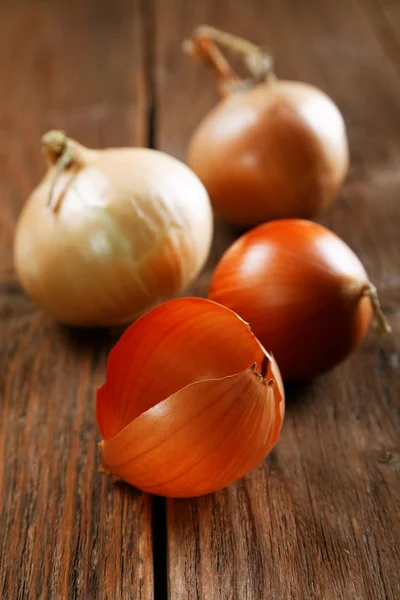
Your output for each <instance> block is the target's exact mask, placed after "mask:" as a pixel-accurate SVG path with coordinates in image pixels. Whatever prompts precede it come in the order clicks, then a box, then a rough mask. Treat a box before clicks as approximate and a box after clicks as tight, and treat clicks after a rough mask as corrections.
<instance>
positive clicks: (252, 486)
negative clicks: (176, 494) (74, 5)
mask: <svg viewBox="0 0 400 600" xmlns="http://www.w3.org/2000/svg"><path fill="white" fill-rule="evenodd" d="M155 15H156V29H155V44H156V52H155V69H156V70H155V72H156V74H157V79H156V82H157V87H156V94H157V99H158V103H157V119H156V122H157V136H156V138H157V142H158V146H159V147H160V148H161V149H163V150H165V151H169V152H171V153H173V154H175V155H176V156H178V157H181V158H182V157H183V156H184V152H185V147H186V144H187V142H188V139H189V136H190V133H191V131H192V130H193V128H194V127H195V126H196V124H197V122H198V121H199V119H200V118H201V117H202V116H203V115H204V114H205V113H206V111H207V110H208V109H210V108H211V107H212V106H213V104H214V102H215V101H216V93H215V91H214V86H213V82H212V80H211V78H210V75H209V74H208V73H206V72H205V70H204V69H203V68H202V67H199V66H196V65H193V64H190V61H189V60H188V59H187V58H185V57H183V56H180V54H179V45H180V41H181V40H182V39H183V38H184V37H185V36H187V35H189V34H190V32H191V30H192V29H193V28H194V27H195V26H196V25H199V24H201V23H204V22H205V23H209V24H212V25H215V26H217V27H218V26H219V27H222V28H224V29H227V30H230V31H232V32H233V33H236V34H240V35H243V36H245V37H246V36H247V37H249V38H251V39H253V40H254V41H256V42H259V43H267V44H268V45H269V46H271V47H273V48H274V50H275V55H276V68H277V73H278V75H280V76H281V77H282V78H292V79H299V80H304V81H308V82H310V83H314V84H316V85H318V86H319V87H321V88H322V89H324V90H326V91H327V92H328V93H329V94H330V95H331V96H332V97H333V98H334V99H335V101H336V102H337V103H338V104H339V106H340V108H341V109H342V111H343V113H344V116H345V119H346V122H347V125H348V132H349V137H350V145H351V155H352V168H351V173H350V176H349V178H348V180H347V182H346V185H345V187H344V190H343V192H342V193H341V196H340V199H339V200H338V202H337V203H336V205H335V206H334V207H333V209H332V210H331V211H330V212H329V213H328V214H326V215H325V216H323V218H322V219H321V222H323V223H325V224H326V225H328V226H330V227H332V228H333V229H334V230H335V231H336V232H337V233H338V234H339V235H341V236H342V237H343V238H344V239H345V240H346V241H347V242H348V243H349V244H350V245H351V246H352V247H353V248H354V250H355V251H356V252H357V253H358V255H359V256H360V258H361V260H362V261H363V262H364V264H365V265H366V267H367V269H368V271H369V274H370V277H371V279H372V280H373V281H375V282H376V284H377V285H378V287H379V288H380V292H381V296H382V300H383V305H384V308H385V310H386V312H387V314H388V317H389V319H390V321H391V324H392V326H393V330H394V331H393V335H392V336H391V337H387V338H381V337H379V336H378V335H377V334H376V333H375V332H374V331H373V330H371V332H370V333H369V335H368V338H367V340H366V341H365V343H364V344H363V346H362V347H361V348H360V349H359V350H358V351H357V352H356V353H355V354H354V355H353V356H352V357H351V359H350V360H348V361H347V362H346V363H345V364H343V365H342V366H340V367H338V368H337V369H335V370H334V371H333V372H331V373H329V374H327V375H325V376H323V377H320V378H318V379H316V380H315V381H313V382H312V383H310V384H308V385H304V386H291V387H288V388H287V396H288V401H287V415H286V421H285V424H284V428H283V432H282V436H281V439H280V441H279V444H278V446H277V448H276V450H275V451H274V452H273V453H272V455H271V457H270V458H269V459H268V460H267V461H265V463H264V464H263V465H261V466H260V467H259V468H258V469H256V470H255V471H254V472H253V473H251V474H250V475H248V476H247V477H245V478H244V479H243V480H242V481H240V482H238V483H237V484H236V485H233V486H231V487H230V488H229V489H227V490H223V491H221V492H219V493H217V494H214V495H211V496H207V497H203V498H199V499H196V500H177V501H176V500H168V501H167V534H168V557H167V558H168V563H167V567H168V581H169V597H170V598H171V600H178V599H179V600H181V599H182V598H185V600H186V599H187V600H192V599H205V600H222V599H224V600H225V599H227V598H229V599H230V600H236V599H237V600H245V599H249V600H250V599H255V598H257V599H262V598H266V599H267V598H268V599H272V598H276V599H278V598H279V599H280V598H285V599H289V598H290V599H299V600H304V599H305V598H307V599H308V598H310V599H311V598H318V599H322V600H333V599H335V600H342V599H343V600H344V599H346V600H347V599H349V598H351V599H352V600H368V599H369V600H380V599H382V600H384V599H392V600H394V599H397V598H398V597H399V590H400V580H399V571H398V564H399V547H400V535H399V533H400V531H399V530H400V523H399V510H398V498H399V494H400V488H399V478H398V470H399V465H400V448H399V445H398V440H399V413H398V399H399V396H400V377H399V372H400V365H399V351H400V348H399V332H400V279H399V274H398V267H399V264H400V247H399V228H400V212H399V208H398V206H399V205H398V196H399V191H400V177H399V174H398V173H399V171H398V165H399V161H400V107H399V104H398V97H399V94H400V80H399V77H398V71H397V69H396V67H395V65H394V63H393V61H392V59H391V58H390V57H388V56H387V55H386V51H385V48H384V45H383V43H382V38H381V37H380V36H379V37H378V36H377V35H376V32H375V30H374V28H373V27H372V25H371V22H370V19H369V18H368V17H367V14H366V13H365V12H364V11H363V8H362V6H361V5H360V4H358V2H357V1H356V0H336V2H334V3H332V2H329V0H325V1H318V2H316V1H312V0H304V1H303V2H292V1H291V0H271V1H270V2H263V1H262V0H241V1H240V2H239V1H238V2H235V3H233V2H229V1H228V0H225V1H222V0H221V1H219V2H215V1H213V0H203V1H202V2H200V1H199V2H196V3H194V4H190V5H189V3H187V2H185V1H184V0H156V11H155ZM236 235H237V234H236V232H234V231H233V230H232V229H230V228H229V227H228V226H226V225H223V224H222V223H219V224H218V226H217V232H216V241H215V244H214V248H213V252H212V257H211V259H210V261H209V264H208V266H207V268H206V270H205V272H204V274H203V275H202V277H201V278H200V280H199V283H198V284H196V286H195V288H194V290H195V291H196V292H198V293H202V294H205V293H206V290H207V285H208V281H209V277H210V274H211V271H212V268H213V266H214V265H215V262H216V261H217V260H218V257H219V256H220V254H221V252H222V251H223V249H224V248H225V247H226V246H227V245H228V244H229V243H230V242H231V241H232V240H233V239H234V237H235V236H236Z"/></svg>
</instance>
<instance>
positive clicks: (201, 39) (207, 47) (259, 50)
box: [183, 25, 274, 87]
mask: <svg viewBox="0 0 400 600" xmlns="http://www.w3.org/2000/svg"><path fill="white" fill-rule="evenodd" d="M217 44H218V45H219V46H220V47H221V48H224V49H226V50H230V51H232V52H234V53H235V54H237V55H239V56H241V57H242V58H243V60H244V62H245V64H246V66H247V68H248V69H249V71H250V73H251V75H252V77H251V78H250V79H246V80H242V81H240V79H239V77H238V76H237V75H236V73H235V72H234V71H233V69H232V67H231V66H230V65H229V63H228V61H227V60H226V58H225V57H224V56H223V54H222V53H221V51H220V50H219V48H218V47H217ZM183 49H184V50H185V51H186V52H188V53H189V54H191V55H192V56H193V57H195V58H200V60H202V61H203V62H205V63H207V64H209V65H210V66H211V67H212V68H213V69H214V71H215V73H216V75H217V77H218V78H220V79H222V81H223V82H224V83H226V82H227V80H231V82H235V81H240V85H241V86H243V85H244V86H245V87H252V86H254V85H257V84H258V83H262V82H264V81H268V80H269V79H270V78H271V77H273V66H274V61H273V56H272V53H271V51H270V50H269V49H267V48H265V47H263V46H257V45H256V44H253V43H252V42H249V41H248V40H245V39H243V38H241V37H237V36H235V35H232V34H230V33H226V32H225V31H221V30H220V29H216V28H215V27H210V26H209V25H200V27H197V28H196V29H195V30H194V31H193V33H192V36H191V39H190V40H186V41H185V42H184V44H183Z"/></svg>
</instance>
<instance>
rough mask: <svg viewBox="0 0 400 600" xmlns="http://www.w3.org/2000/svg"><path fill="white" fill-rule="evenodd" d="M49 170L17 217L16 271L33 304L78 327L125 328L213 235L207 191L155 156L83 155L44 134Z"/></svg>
mask: <svg viewBox="0 0 400 600" xmlns="http://www.w3.org/2000/svg"><path fill="white" fill-rule="evenodd" d="M43 145H44V151H45V154H46V156H47V159H48V163H49V169H48V172H47V174H46V175H45V177H44V179H43V181H42V182H41V183H40V184H39V186H38V187H37V188H36V189H35V190H34V191H33V193H32V195H31V196H30V198H29V200H28V202H27V203H26V205H25V207H24V210H23V212H22V214H21V216H20V219H19V222H18V225H17V231H16V236H15V267H16V270H17V274H18V276H19V279H20V281H21V283H22V285H23V287H24V288H25V290H26V291H27V293H28V294H29V295H30V296H31V297H32V299H33V300H34V301H35V302H36V303H37V304H38V305H39V306H40V307H42V308H43V309H45V310H46V311H48V312H49V313H50V314H52V315H53V316H54V317H56V318H57V319H59V320H60V321H62V322H64V323H67V324H70V325H79V326H83V325H84V326H104V325H114V324H120V323H126V322H127V321H129V320H131V319H133V318H134V317H136V316H137V315H138V314H140V313H142V312H144V311H145V310H147V309H149V308H150V307H151V306H153V305H155V304H158V303H159V302H161V301H162V300H163V299H165V298H168V297H170V296H173V295H175V294H176V293H178V292H179V291H181V290H182V289H183V288H184V287H185V286H186V285H188V284H189V283H190V282H191V281H192V280H193V279H194V278H195V277H196V275H197V274H198V272H199V271H200V269H201V268H202V266H203V265H204V262H205V260H206V259H207V256H208V252H209V249H210V243H211V238H212V230H213V224H212V212H211V206H210V202H209V199H208V196H207V192H206V190H205V189H204V186H203V185H202V183H201V182H200V181H199V179H198V178H197V177H196V175H195V174H194V173H192V172H191V171H190V169H188V167H186V166H185V165H184V164H182V163H181V162H179V161H178V160H176V159H175V158H172V157H171V156H168V155H166V154H164V153H162V152H157V151H156V150H149V149H145V148H110V149H106V150H89V149H88V148H84V147H83V146H81V145H80V144H78V143H77V142H75V141H73V140H71V139H69V138H67V137H66V136H65V134H63V133H62V132H57V131H52V132H49V133H48V134H46V135H45V136H43Z"/></svg>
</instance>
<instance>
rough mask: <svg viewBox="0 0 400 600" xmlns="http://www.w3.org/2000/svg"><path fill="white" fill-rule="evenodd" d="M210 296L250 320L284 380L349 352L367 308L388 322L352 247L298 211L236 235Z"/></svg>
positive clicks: (364, 325)
mask: <svg viewBox="0 0 400 600" xmlns="http://www.w3.org/2000/svg"><path fill="white" fill-rule="evenodd" d="M209 298H210V299H211V300H214V301H216V302H220V303H221V304H223V305H225V306H227V307H228V308H230V309H231V310H233V311H235V312H236V313H237V314H238V315H240V316H241V317H242V318H243V319H244V320H245V321H247V322H248V323H249V324H250V326H251V328H252V331H253V332H254V334H255V335H256V336H257V337H258V339H259V340H260V342H261V343H262V344H266V343H267V344H268V348H269V349H271V352H272V353H273V355H274V357H275V358H276V360H277V362H278V364H279V368H280V370H281V373H282V377H283V379H284V380H298V379H308V378H310V377H313V376H314V375H318V374H319V373H322V372H324V371H327V370H328V369H330V368H332V367H333V366H334V365H336V364H337V363H339V362H340V361H342V360H343V359H344V358H346V356H348V355H349V354H350V353H351V352H352V351H353V350H354V348H356V346H358V345H359V344H360V343H361V341H362V339H363V338H364V336H365V334H366V332H367V329H368V327H369V324H370V321H371V315H372V309H373V310H374V311H375V314H376V317H377V318H378V320H379V322H380V324H381V326H382V328H383V329H384V330H386V331H388V330H389V329H390V328H389V326H388V324H387V322H386V320H385V318H384V316H383V314H382V312H381V309H380V306H379V301H378V297H377V293H376V289H375V287H374V286H373V285H372V283H371V282H370V281H369V279H368V276H367V273H366V272H365V269H364V267H363V266H362V264H361V262H360V261H359V259H358V258H357V256H356V255H355V254H354V252H353V251H352V250H351V249H350V248H349V247H348V246H347V245H346V244H345V243H344V242H343V241H342V240H341V239H340V238H339V237H338V236H337V235H335V234H334V233H332V232H331V231H329V230H328V229H326V228H325V227H322V226H321V225H318V224H316V223H312V222H309V221H302V220H298V219H288V220H280V221H275V222H272V223H267V224H265V225H260V226H259V227H256V228H255V229H253V230H251V231H249V232H248V233H246V234H245V235H243V236H242V237H241V238H240V239H239V240H237V241H236V242H235V243H234V244H233V245H232V246H231V247H230V248H229V249H228V250H227V252H226V253H225V254H224V256H223V257H222V259H221V261H220V262H219V264H218V266H217V268H216V270H215V273H214V276H213V279H212V282H211V287H210V292H209Z"/></svg>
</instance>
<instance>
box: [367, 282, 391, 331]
mask: <svg viewBox="0 0 400 600" xmlns="http://www.w3.org/2000/svg"><path fill="white" fill-rule="evenodd" d="M362 295H363V296H367V297H368V298H369V299H370V302H371V306H372V310H373V313H374V319H375V322H376V324H377V325H378V327H379V329H380V330H381V331H382V332H383V333H390V332H391V331H392V328H391V327H390V325H389V323H388V320H387V319H386V317H385V315H384V314H383V311H382V307H381V303H380V300H379V296H378V291H377V289H376V287H375V286H374V285H373V284H372V283H371V282H368V283H367V284H366V285H365V286H364V287H363V289H362Z"/></svg>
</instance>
